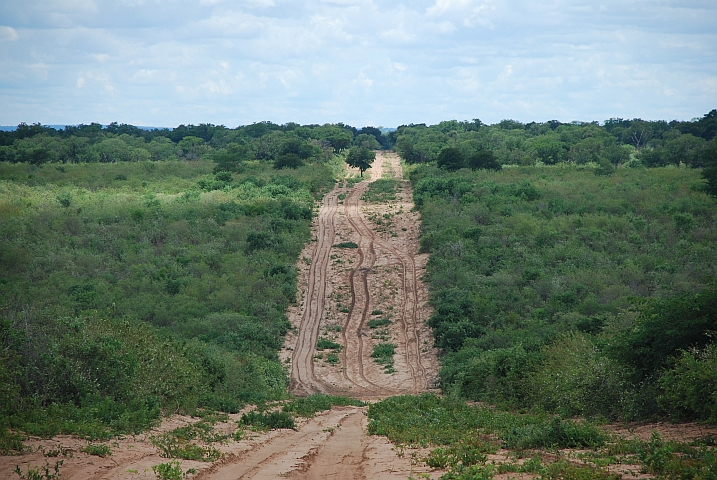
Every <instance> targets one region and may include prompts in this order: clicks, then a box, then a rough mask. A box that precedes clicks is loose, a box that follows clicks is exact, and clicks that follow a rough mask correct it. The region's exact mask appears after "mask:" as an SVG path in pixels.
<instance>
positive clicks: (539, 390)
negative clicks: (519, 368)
mask: <svg viewBox="0 0 717 480" xmlns="http://www.w3.org/2000/svg"><path fill="white" fill-rule="evenodd" d="M625 377H626V375H625V372H624V368H623V367H622V366H621V365H620V364H618V363H617V362H615V361H614V360H612V359H610V358H608V357H607V355H605V354H604V353H602V352H601V351H600V350H599V349H598V348H597V346H596V345H595V343H594V342H593V340H592V339H591V338H590V337H588V336H587V335H584V334H581V333H577V332H572V333H568V334H565V335H563V336H561V337H559V338H558V339H556V341H555V342H554V343H552V344H550V345H546V346H545V347H543V354H542V361H541V362H540V364H539V365H537V366H536V367H535V371H534V372H533V373H531V374H529V375H527V376H526V383H527V391H528V395H529V398H530V401H531V403H532V404H534V405H540V406H541V407H543V408H545V409H546V410H548V411H555V412H559V413H561V414H562V415H566V416H574V415H604V416H606V417H610V416H615V414H616V413H617V412H616V410H615V406H616V405H620V403H621V402H622V401H623V395H624V393H623V392H624V390H625V383H626V381H627V379H626V378H625Z"/></svg>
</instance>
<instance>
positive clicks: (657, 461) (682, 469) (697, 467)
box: [638, 432, 717, 480]
mask: <svg viewBox="0 0 717 480" xmlns="http://www.w3.org/2000/svg"><path fill="white" fill-rule="evenodd" d="M638 458H639V459H640V462H641V463H642V464H643V473H649V474H652V475H659V478H668V479H695V480H697V479H714V478H717V474H716V473H715V472H717V452H715V450H714V448H707V447H705V446H701V447H698V448H695V447H687V448H685V446H684V445H683V444H678V443H675V442H666V441H664V440H663V439H662V437H661V436H660V434H658V433H657V432H653V434H652V436H651V437H650V441H649V442H645V443H643V444H642V446H641V448H640V449H639V451H638Z"/></svg>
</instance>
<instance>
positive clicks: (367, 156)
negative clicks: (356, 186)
mask: <svg viewBox="0 0 717 480" xmlns="http://www.w3.org/2000/svg"><path fill="white" fill-rule="evenodd" d="M375 159H376V153H375V152H372V151H371V150H369V149H368V148H366V147H351V148H350V149H349V154H348V155H347V156H346V163H347V164H348V165H349V166H350V167H354V168H358V169H359V171H360V172H361V176H362V177H363V172H364V171H365V170H367V169H369V168H371V164H372V163H373V161H374V160H375Z"/></svg>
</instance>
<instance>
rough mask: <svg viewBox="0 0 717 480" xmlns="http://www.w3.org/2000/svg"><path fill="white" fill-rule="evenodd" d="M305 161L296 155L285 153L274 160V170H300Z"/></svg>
mask: <svg viewBox="0 0 717 480" xmlns="http://www.w3.org/2000/svg"><path fill="white" fill-rule="evenodd" d="M303 164H304V161H303V160H302V159H301V157H299V156H298V155H297V154H295V153H284V154H282V155H279V156H278V157H276V159H275V160H274V168H276V169H277V170H281V169H282V168H299V167H300V166H302V165H303Z"/></svg>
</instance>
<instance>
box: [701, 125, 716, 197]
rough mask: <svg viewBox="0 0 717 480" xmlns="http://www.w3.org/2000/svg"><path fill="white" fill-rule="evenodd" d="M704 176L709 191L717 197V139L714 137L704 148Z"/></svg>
mask: <svg viewBox="0 0 717 480" xmlns="http://www.w3.org/2000/svg"><path fill="white" fill-rule="evenodd" d="M702 163H703V164H704V168H703V169H702V178H704V179H705V180H707V193H709V194H710V195H713V196H716V197H717V139H712V141H710V142H709V143H708V144H707V146H706V147H705V149H704V153H703V161H702Z"/></svg>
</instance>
